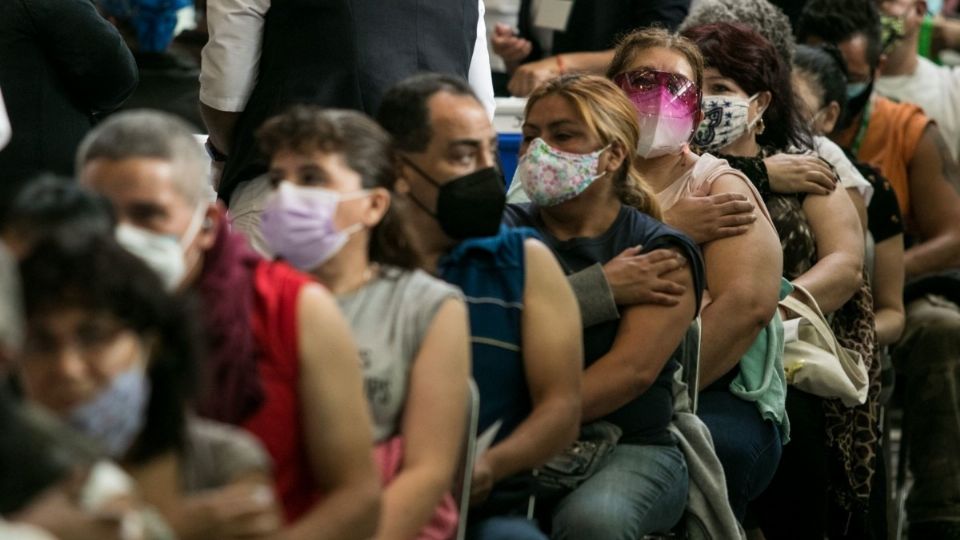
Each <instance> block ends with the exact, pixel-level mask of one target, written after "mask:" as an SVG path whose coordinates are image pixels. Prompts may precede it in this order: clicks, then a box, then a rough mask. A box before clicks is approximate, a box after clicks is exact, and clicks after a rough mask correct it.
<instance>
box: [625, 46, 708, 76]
mask: <svg viewBox="0 0 960 540" xmlns="http://www.w3.org/2000/svg"><path fill="white" fill-rule="evenodd" d="M639 69H652V70H655V71H664V72H667V73H677V74H679V75H683V76H684V77H686V78H688V79H690V80H691V81H696V74H695V73H694V72H693V66H691V65H690V61H689V60H687V57H686V55H684V54H683V53H681V52H680V51H677V50H675V49H668V48H665V47H650V48H646V49H641V50H639V51H637V52H636V53H634V55H633V57H632V58H631V59H630V61H629V62H628V63H627V69H626V71H636V70H639Z"/></svg>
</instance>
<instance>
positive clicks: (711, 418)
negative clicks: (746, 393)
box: [697, 389, 783, 523]
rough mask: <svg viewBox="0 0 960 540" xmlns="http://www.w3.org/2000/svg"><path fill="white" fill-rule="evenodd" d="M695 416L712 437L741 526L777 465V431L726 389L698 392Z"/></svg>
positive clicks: (778, 449)
mask: <svg viewBox="0 0 960 540" xmlns="http://www.w3.org/2000/svg"><path fill="white" fill-rule="evenodd" d="M697 416H699V417H700V419H701V420H703V423H704V424H706V425H707V428H708V429H709V430H710V436H711V437H713V445H714V448H715V449H716V451H717V457H718V458H720V464H721V465H723V473H724V475H725V476H726V479H727V495H728V496H729V498H730V507H731V508H732V509H733V513H734V515H735V516H736V517H737V519H738V520H740V523H743V518H744V516H745V515H746V512H747V504H748V503H749V502H750V501H752V500H753V499H755V498H757V497H758V496H759V495H760V494H761V493H763V490H764V489H766V488H767V485H768V484H769V483H770V480H772V479H773V474H774V473H775V472H776V471H777V465H778V464H779V463H780V455H781V454H782V453H783V447H782V446H781V443H780V430H779V428H777V426H776V425H774V423H773V422H771V421H769V420H764V419H763V417H762V416H760V411H758V410H757V406H756V404H754V403H750V402H749V401H744V400H742V399H740V398H738V397H737V396H735V395H733V394H732V393H730V391H729V390H726V389H716V390H713V389H711V390H705V391H703V392H701V393H700V398H699V404H698V406H697Z"/></svg>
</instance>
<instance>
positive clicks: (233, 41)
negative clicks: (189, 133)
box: [200, 0, 271, 154]
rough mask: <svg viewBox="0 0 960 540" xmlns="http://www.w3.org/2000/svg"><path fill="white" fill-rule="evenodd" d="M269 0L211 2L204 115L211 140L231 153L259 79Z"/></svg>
mask: <svg viewBox="0 0 960 540" xmlns="http://www.w3.org/2000/svg"><path fill="white" fill-rule="evenodd" d="M270 2H271V0H218V1H216V2H209V3H208V5H207V28H208V31H209V34H210V37H209V39H208V40H207V44H206V45H205V46H204V47H203V53H202V62H201V64H200V65H201V68H200V114H201V116H202V118H203V123H204V124H206V127H207V131H208V132H209V133H210V140H211V143H213V145H214V146H215V147H216V148H217V149H218V150H220V151H221V152H223V153H225V154H229V153H230V146H231V145H232V143H233V129H234V126H235V125H236V122H237V118H238V117H239V116H240V115H239V113H240V112H241V111H243V108H244V107H245V106H246V104H247V100H248V99H249V98H250V94H251V93H252V92H253V88H254V85H255V84H256V82H257V73H258V70H259V65H260V47H261V42H262V38H263V24H264V17H265V16H266V14H267V11H269V10H270Z"/></svg>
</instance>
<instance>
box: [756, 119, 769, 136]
mask: <svg viewBox="0 0 960 540" xmlns="http://www.w3.org/2000/svg"><path fill="white" fill-rule="evenodd" d="M766 129H767V126H766V124H764V123H763V117H762V116H761V117H760V120H758V121H757V132H756V133H757V135H763V132H764V131H765V130H766Z"/></svg>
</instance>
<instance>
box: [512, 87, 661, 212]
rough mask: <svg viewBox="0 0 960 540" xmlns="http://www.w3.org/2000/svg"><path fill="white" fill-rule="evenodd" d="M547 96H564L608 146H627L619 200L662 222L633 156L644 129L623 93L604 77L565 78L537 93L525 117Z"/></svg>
mask: <svg viewBox="0 0 960 540" xmlns="http://www.w3.org/2000/svg"><path fill="white" fill-rule="evenodd" d="M547 96H561V97H563V98H564V99H566V100H567V101H569V102H570V103H571V104H572V105H573V107H574V108H575V109H576V110H577V111H578V112H579V113H580V116H581V117H583V120H584V122H585V123H586V124H587V129H589V130H590V131H591V132H593V133H594V134H595V135H596V136H597V137H598V138H599V139H600V141H601V142H602V143H603V144H604V145H608V144H611V143H614V142H616V143H619V144H621V145H622V146H623V148H624V151H625V152H626V153H627V157H626V159H624V160H623V164H622V165H621V166H620V169H619V170H618V171H617V172H616V175H615V176H614V179H613V185H614V189H615V190H616V193H617V197H618V198H619V199H620V201H621V202H622V203H623V204H626V205H628V206H633V207H634V208H636V209H638V210H640V211H641V212H644V213H646V214H649V215H650V216H653V217H655V218H657V219H660V217H661V214H660V205H659V204H658V203H657V198H656V196H655V195H654V194H653V192H652V191H651V190H650V187H649V186H648V185H647V183H646V182H645V181H644V180H643V176H642V175H641V174H640V171H638V170H637V168H636V167H635V166H634V160H633V153H634V151H635V149H636V148H637V142H638V141H639V140H640V127H639V126H638V125H637V111H636V109H634V107H633V105H632V104H631V103H630V100H628V99H627V97H626V95H624V93H623V90H620V89H619V88H617V86H616V85H614V84H613V83H612V82H610V81H609V80H607V79H604V78H603V77H597V76H594V75H577V74H571V75H564V76H562V77H559V78H556V79H553V80H551V81H548V82H546V83H544V84H543V85H541V86H539V87H538V88H537V89H536V90H534V91H533V93H532V94H530V97H529V99H528V100H527V107H526V110H525V114H529V113H530V110H531V109H532V108H533V106H534V105H535V104H536V103H537V102H538V101H540V100H541V99H543V98H545V97H547Z"/></svg>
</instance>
